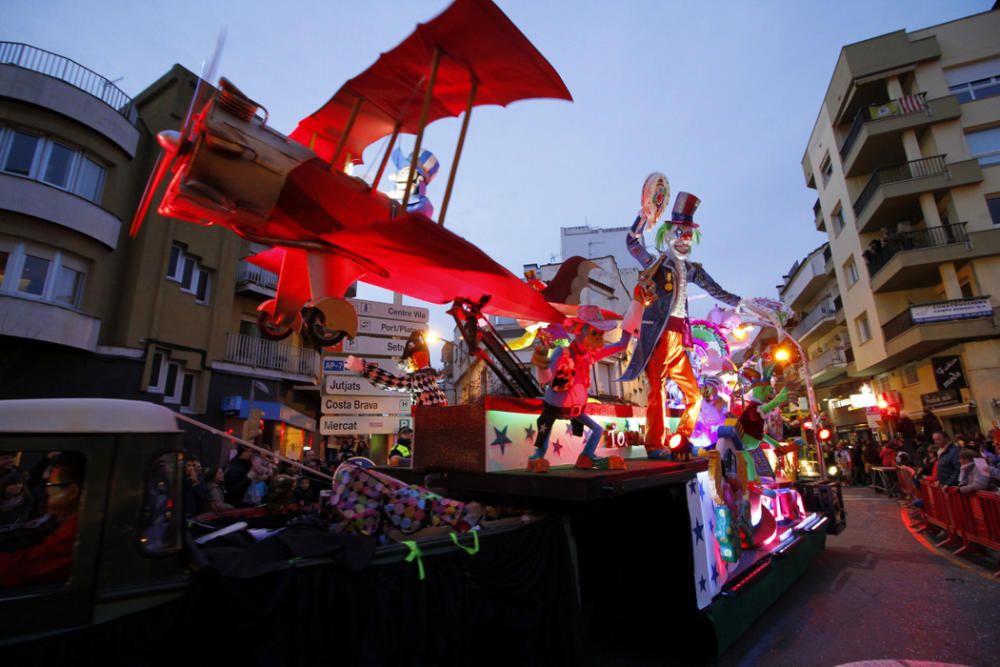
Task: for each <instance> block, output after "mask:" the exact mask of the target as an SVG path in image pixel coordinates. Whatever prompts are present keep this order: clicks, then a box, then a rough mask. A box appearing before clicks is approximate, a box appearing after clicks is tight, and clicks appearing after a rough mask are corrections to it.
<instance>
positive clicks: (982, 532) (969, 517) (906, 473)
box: [899, 467, 1000, 577]
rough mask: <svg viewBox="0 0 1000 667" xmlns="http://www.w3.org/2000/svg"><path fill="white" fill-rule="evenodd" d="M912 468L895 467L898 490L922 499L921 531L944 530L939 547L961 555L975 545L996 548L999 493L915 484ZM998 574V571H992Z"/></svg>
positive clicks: (998, 548)
mask: <svg viewBox="0 0 1000 667" xmlns="http://www.w3.org/2000/svg"><path fill="white" fill-rule="evenodd" d="M913 475H914V473H913V470H912V469H910V468H906V467H900V468H899V479H900V489H901V490H902V491H903V493H905V494H906V495H908V496H909V497H910V498H911V499H912V500H919V501H922V502H921V504H922V508H921V515H922V519H923V522H924V524H926V525H925V526H924V527H923V528H921V529H920V531H921V532H923V531H925V530H929V529H930V526H934V527H936V528H938V529H940V530H942V531H944V533H945V539H944V540H942V541H941V542H938V544H937V546H939V547H948V546H951V547H954V546H957V547H958V550H957V551H955V554H956V555H961V554H963V553H965V552H966V551H968V550H970V549H972V548H973V547H974V546H976V545H978V546H981V547H986V548H987V549H993V550H995V551H1000V494H997V493H995V492H990V491H977V492H976V493H973V494H968V495H967V494H964V493H960V492H959V491H958V487H947V488H946V489H945V488H941V486H940V485H939V484H938V483H937V482H922V483H918V482H916V481H915V480H914V476H913ZM993 574H994V576H998V577H1000V570H998V571H997V572H994V573H993Z"/></svg>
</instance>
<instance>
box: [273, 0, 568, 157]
mask: <svg viewBox="0 0 1000 667" xmlns="http://www.w3.org/2000/svg"><path fill="white" fill-rule="evenodd" d="M435 51H437V52H438V53H439V54H440V56H439V58H438V67H437V69H436V75H435V85H434V91H433V95H432V96H431V98H430V103H429V109H428V115H427V120H426V122H427V123H431V122H433V121H435V120H438V119H440V118H446V117H450V116H458V115H459V114H461V113H462V112H463V111H466V109H467V107H468V106H469V103H470V100H472V99H473V97H474V102H473V105H474V106H480V105H487V104H495V105H500V106H507V105H508V104H510V103H511V102H514V101H517V100H522V99H530V98H554V99H561V100H569V101H572V99H573V98H572V96H571V95H570V93H569V90H567V88H566V85H565V84H564V83H563V81H562V79H561V78H560V76H559V74H558V73H557V72H556V70H555V68H554V67H552V65H551V64H549V62H548V61H547V60H546V59H545V57H544V56H543V55H542V54H541V53H540V52H539V51H538V49H536V48H535V46H534V45H533V44H532V43H531V42H530V41H528V38H527V37H525V36H524V34H523V33H522V32H521V31H520V30H519V29H518V28H517V26H515V25H514V24H513V22H511V20H510V19H509V18H507V16H506V15H505V14H504V13H503V12H502V11H500V9H499V8H498V7H497V6H496V5H494V4H493V3H492V2H490V1H489V0H456V2H454V3H453V4H452V5H451V6H450V7H448V8H447V9H446V10H445V11H444V12H442V13H441V14H440V15H438V16H437V17H436V18H434V19H432V20H431V21H428V22H427V23H422V24H420V25H418V26H417V28H416V29H415V30H414V31H413V33H412V34H411V35H410V36H409V37H407V38H406V39H405V40H403V41H402V42H401V43H400V44H399V45H398V46H396V47H395V48H394V49H392V50H390V51H387V52H386V53H383V54H382V55H381V56H380V57H379V59H378V60H376V61H375V63H374V64H373V65H372V66H371V67H369V68H368V69H367V70H365V71H364V72H362V73H361V74H359V75H358V76H356V77H354V78H353V79H351V80H350V81H348V82H347V83H345V84H344V85H343V86H342V87H341V88H340V90H338V91H337V93H336V94H335V95H334V96H333V97H332V98H331V99H330V101H329V102H327V103H326V104H325V105H323V107H322V108H320V109H319V110H318V111H316V113H314V114H312V115H311V116H309V117H307V118H304V119H303V120H302V121H301V122H299V124H298V127H296V128H295V131H294V132H292V134H291V138H292V139H294V140H296V141H298V142H299V143H301V144H303V145H305V146H308V147H310V148H311V149H312V150H313V152H315V153H316V155H318V156H319V157H321V158H322V159H323V160H325V161H327V162H332V161H333V158H334V156H335V153H337V151H338V144H339V143H340V141H341V137H342V136H344V135H345V134H346V141H345V142H344V145H343V146H340V147H339V151H340V154H341V155H342V156H344V157H345V158H347V159H349V160H350V161H352V162H353V163H355V164H360V163H361V156H362V153H363V152H364V150H365V148H367V147H368V146H369V145H370V144H372V143H374V142H375V141H377V140H379V139H381V138H382V137H384V136H386V135H388V134H392V133H393V132H394V131H397V124H398V131H400V132H406V133H413V134H416V133H418V132H420V130H421V126H420V117H421V111H422V103H423V100H422V98H423V93H424V88H425V87H426V86H427V82H428V80H429V78H430V76H431V70H432V62H433V60H434V54H435ZM352 116H353V118H352Z"/></svg>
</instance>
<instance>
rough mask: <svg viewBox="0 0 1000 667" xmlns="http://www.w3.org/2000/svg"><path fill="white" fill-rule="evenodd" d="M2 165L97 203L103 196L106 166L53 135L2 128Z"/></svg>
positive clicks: (0, 143) (19, 173) (0, 134)
mask: <svg viewBox="0 0 1000 667" xmlns="http://www.w3.org/2000/svg"><path fill="white" fill-rule="evenodd" d="M0 165H2V169H3V171H5V172H7V173H9V174H17V175H18V176H25V177H27V178H31V179H34V180H37V181H42V182H44V183H48V184H49V185H52V186H54V187H57V188H59V189H61V190H67V191H69V192H72V193H74V194H77V195H80V196H81V197H83V198H84V199H87V200H89V201H92V202H95V203H97V202H98V201H99V200H100V198H101V192H102V190H103V186H104V172H105V169H104V167H102V166H101V165H100V164H98V162H96V161H95V160H93V159H92V158H90V157H88V156H87V155H85V154H84V153H83V151H80V150H77V149H75V148H72V147H70V146H68V145H66V144H64V143H62V142H61V141H57V140H55V139H52V138H50V137H44V136H38V135H34V134H29V133H27V132H22V131H20V130H14V129H12V128H3V127H0Z"/></svg>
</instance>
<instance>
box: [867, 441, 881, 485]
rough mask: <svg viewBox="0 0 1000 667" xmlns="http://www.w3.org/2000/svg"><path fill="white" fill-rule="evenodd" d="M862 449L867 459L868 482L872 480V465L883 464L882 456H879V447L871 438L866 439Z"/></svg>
mask: <svg viewBox="0 0 1000 667" xmlns="http://www.w3.org/2000/svg"><path fill="white" fill-rule="evenodd" d="M862 451H863V452H864V459H865V473H866V475H867V477H868V483H869V484H870V483H871V482H872V478H873V476H872V474H871V470H872V466H877V465H881V464H882V458H881V457H880V456H879V451H878V448H877V447H876V446H875V443H874V442H872V441H871V440H865V443H864V446H863V449H862Z"/></svg>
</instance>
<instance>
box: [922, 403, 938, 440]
mask: <svg viewBox="0 0 1000 667" xmlns="http://www.w3.org/2000/svg"><path fill="white" fill-rule="evenodd" d="M920 423H921V424H922V425H923V427H924V435H929V436H932V437H933V435H934V433H935V432H937V431H940V430H941V420H940V419H938V418H937V415H935V414H934V413H933V412H931V410H930V408H928V409H926V410H924V416H923V419H921V420H920Z"/></svg>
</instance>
